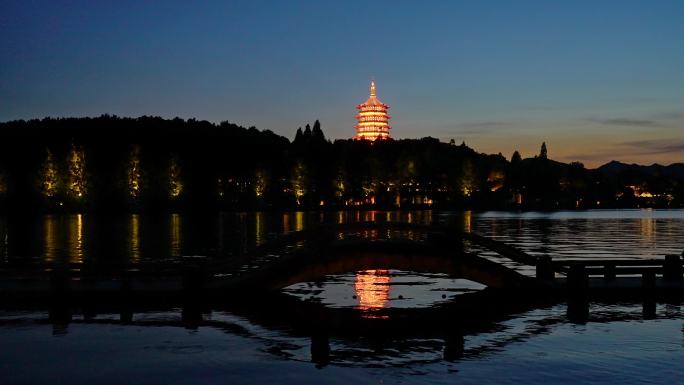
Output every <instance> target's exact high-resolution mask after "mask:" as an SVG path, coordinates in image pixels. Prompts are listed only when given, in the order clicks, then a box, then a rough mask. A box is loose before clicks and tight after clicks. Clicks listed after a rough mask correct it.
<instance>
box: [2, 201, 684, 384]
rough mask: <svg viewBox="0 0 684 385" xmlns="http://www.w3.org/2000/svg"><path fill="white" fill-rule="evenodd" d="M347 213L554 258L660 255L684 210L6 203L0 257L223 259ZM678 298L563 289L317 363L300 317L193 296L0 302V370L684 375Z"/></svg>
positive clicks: (72, 380) (266, 379)
mask: <svg viewBox="0 0 684 385" xmlns="http://www.w3.org/2000/svg"><path fill="white" fill-rule="evenodd" d="M355 221H403V222H411V223H457V224H459V226H461V227H462V228H463V229H464V230H465V231H472V232H476V233H478V234H482V235H486V236H490V237H494V238H496V239H498V240H503V241H505V242H507V243H510V244H511V245H514V246H517V247H519V248H521V249H523V250H525V251H526V252H528V253H530V254H533V255H548V256H551V257H553V258H554V259H560V258H565V259H578V258H655V257H661V256H663V255H665V254H673V253H676V254H680V253H681V252H682V249H684V211H682V210H664V211H651V210H620V211H588V212H581V211H580V212H574V211H573V212H552V213H508V212H485V213H473V212H465V213H444V212H432V211H418V212H380V211H358V212H326V213H304V212H292V213H279V214H274V213H246V214H235V213H223V214H217V215H202V216H188V215H180V214H172V215H168V216H166V215H165V216H155V217H151V216H144V215H130V216H123V217H115V218H103V217H98V216H94V215H53V216H44V217H38V218H16V217H12V218H9V217H2V218H0V256H2V263H3V265H4V267H6V268H12V267H13V266H16V265H22V266H27V265H28V266H35V268H36V269H41V268H42V267H43V266H44V265H52V264H60V263H71V264H72V265H76V266H77V265H79V264H88V263H98V264H99V263H108V262H113V263H120V262H126V263H131V264H136V263H145V262H149V261H157V262H159V261H161V262H169V263H171V262H173V261H175V260H178V259H179V258H181V257H182V256H184V255H206V256H208V257H210V258H213V259H225V260H230V259H231V258H236V256H238V255H241V254H244V253H245V252H247V251H249V250H251V249H252V248H253V247H254V246H257V245H260V244H263V243H264V242H267V241H268V240H269V239H273V238H275V237H277V236H278V235H279V234H283V233H288V232H292V231H299V230H303V229H306V228H309V227H310V226H313V225H315V224H317V223H349V222H355ZM466 247H467V248H468V249H469V250H470V251H473V252H477V253H479V254H481V255H484V256H486V257H488V258H492V259H497V258H498V257H497V256H496V255H493V254H491V253H488V252H487V251H485V250H481V249H478V248H477V247H475V246H472V245H466ZM502 262H504V261H502ZM506 263H507V264H509V265H510V266H511V267H514V268H516V269H519V270H520V271H522V272H524V273H528V272H529V271H528V270H526V268H525V267H523V266H516V265H515V264H512V263H509V262H506ZM482 287H483V286H482V285H481V284H478V283H476V282H471V281H467V280H463V279H459V278H458V277H449V276H446V275H443V274H437V273H435V274H425V273H420V274H419V273H415V272H410V271H399V270H392V269H377V270H366V271H356V272H348V273H347V274H341V275H337V276H331V277H327V278H326V279H324V280H322V281H318V282H303V283H300V284H297V285H293V286H291V287H289V288H287V289H286V292H287V293H289V294H291V295H294V296H296V297H299V298H301V299H303V300H307V301H315V302H318V303H323V304H325V305H326V306H328V307H330V308H334V309H340V310H341V311H351V312H359V313H361V314H363V315H365V316H368V317H373V315H374V314H375V313H374V310H377V309H382V308H396V309H426V310H429V309H430V308H431V307H432V306H434V305H435V304H438V303H442V302H445V301H448V300H449V299H450V298H453V297H454V296H458V295H461V294H463V293H468V292H471V291H477V290H480V289H482ZM681 306H682V304H681V303H667V304H662V303H659V304H657V305H656V309H655V315H654V314H652V312H648V313H646V312H644V308H643V307H642V304H638V303H637V304H631V303H619V304H605V303H591V304H589V316H588V317H587V318H583V319H580V320H577V319H576V318H574V317H571V316H569V311H568V306H567V305H566V304H563V303H561V304H552V305H549V306H545V307H542V308H533V309H526V310H521V311H518V312H514V313H510V314H504V315H502V316H501V317H500V318H498V319H496V320H492V321H488V322H486V323H484V324H482V325H480V327H479V328H478V329H477V330H474V331H469V332H467V333H465V334H464V335H460V334H459V335H454V336H451V335H439V334H434V333H431V331H430V330H429V329H426V330H417V331H416V333H414V334H411V335H393V334H392V333H389V332H388V333H379V334H377V335H374V334H363V333H360V334H359V335H357V336H353V335H352V336H349V335H344V336H339V335H331V336H329V339H327V340H326V346H329V356H328V358H327V359H326V360H325V362H321V361H320V360H318V359H316V349H312V347H315V346H317V344H318V343H317V342H316V341H315V340H314V339H313V337H311V336H306V335H302V333H301V332H300V331H299V330H298V328H297V325H292V324H288V323H287V322H284V321H283V322H271V321H269V322H264V321H263V320H262V319H259V318H258V317H254V316H253V315H251V314H248V312H247V313H245V312H244V311H240V310H234V309H226V308H216V309H202V311H201V315H200V316H199V321H197V320H195V321H193V322H188V320H187V317H186V316H185V309H183V308H174V307H167V308H164V307H156V306H150V307H149V308H143V309H136V310H135V311H134V312H133V314H132V315H131V316H130V317H127V318H126V319H125V320H124V318H122V315H121V314H119V313H117V312H112V311H108V310H101V311H97V312H93V311H88V310H87V309H75V310H74V312H73V314H71V315H70V318H69V319H70V320H69V321H68V322H62V321H55V319H54V317H52V315H51V314H50V312H49V311H48V309H41V308H40V307H38V308H36V307H27V308H25V309H21V308H19V309H17V308H16V307H15V308H12V309H4V310H0V342H2V346H3V347H4V349H0V383H2V384H35V383H65V384H67V383H68V384H85V383H88V384H92V383H95V384H98V383H102V384H105V383H122V382H123V383H129V384H173V383H178V384H186V383H245V384H264V383H285V384H306V383H315V384H321V383H326V384H328V383H329V384H348V383H372V384H383V383H384V384H390V383H391V384H395V383H411V384H412V383H415V384H425V383H426V384H441V383H453V382H460V383H478V384H480V383H511V384H512V383H518V384H519V383H532V382H535V383H568V382H578V383H634V384H636V383H683V382H684V381H683V380H682V378H684V369H682V368H681V362H683V361H682V360H683V359H684V321H682V319H683V317H682V316H683V314H682V307H681ZM0 309H2V307H0ZM463 317H467V315H463ZM276 321H277V320H276ZM378 321H379V322H382V321H383V320H378Z"/></svg>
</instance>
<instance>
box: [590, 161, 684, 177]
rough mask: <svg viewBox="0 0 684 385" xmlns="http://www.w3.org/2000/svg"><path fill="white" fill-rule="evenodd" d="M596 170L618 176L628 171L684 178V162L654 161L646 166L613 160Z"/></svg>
mask: <svg viewBox="0 0 684 385" xmlns="http://www.w3.org/2000/svg"><path fill="white" fill-rule="evenodd" d="M596 171H598V172H600V173H602V174H605V175H609V176H616V175H618V174H622V173H626V172H627V173H639V174H646V175H652V176H667V177H672V178H677V179H684V163H672V164H670V165H669V166H663V165H661V164H657V163H654V164H652V165H650V166H644V165H640V164H636V163H632V164H627V163H622V162H618V161H616V160H613V161H610V162H608V163H606V164H604V165H603V166H600V167H598V168H597V169H596Z"/></svg>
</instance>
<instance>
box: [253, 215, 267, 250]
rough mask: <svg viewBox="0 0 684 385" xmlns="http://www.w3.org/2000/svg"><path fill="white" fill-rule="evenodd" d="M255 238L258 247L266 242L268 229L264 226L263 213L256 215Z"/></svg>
mask: <svg viewBox="0 0 684 385" xmlns="http://www.w3.org/2000/svg"><path fill="white" fill-rule="evenodd" d="M254 237H255V239H254V241H255V243H256V246H261V244H262V243H264V241H265V240H266V239H265V238H266V227H265V226H264V213H262V212H257V213H256V214H254Z"/></svg>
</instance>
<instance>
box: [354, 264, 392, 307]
mask: <svg viewBox="0 0 684 385" xmlns="http://www.w3.org/2000/svg"><path fill="white" fill-rule="evenodd" d="M389 283H390V276H389V271H388V270H364V271H360V272H358V273H357V274H356V281H355V282H354V293H355V294H356V298H357V300H358V302H359V304H358V306H357V308H358V309H359V310H361V311H362V312H364V313H371V312H373V311H376V310H379V309H382V308H384V307H385V306H386V305H387V302H388V301H389V295H390V286H389ZM368 316H370V315H368ZM371 317H372V316H371Z"/></svg>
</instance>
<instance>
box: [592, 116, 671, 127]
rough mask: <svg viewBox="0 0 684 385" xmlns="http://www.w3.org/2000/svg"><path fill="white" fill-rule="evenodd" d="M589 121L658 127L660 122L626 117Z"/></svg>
mask: <svg viewBox="0 0 684 385" xmlns="http://www.w3.org/2000/svg"><path fill="white" fill-rule="evenodd" d="M587 120H589V121H590V122H594V123H599V124H603V125H606V126H621V127H624V126H630V127H660V125H661V124H660V123H659V122H658V121H656V120H645V119H627V118H613V119H596V118H591V119H587Z"/></svg>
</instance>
